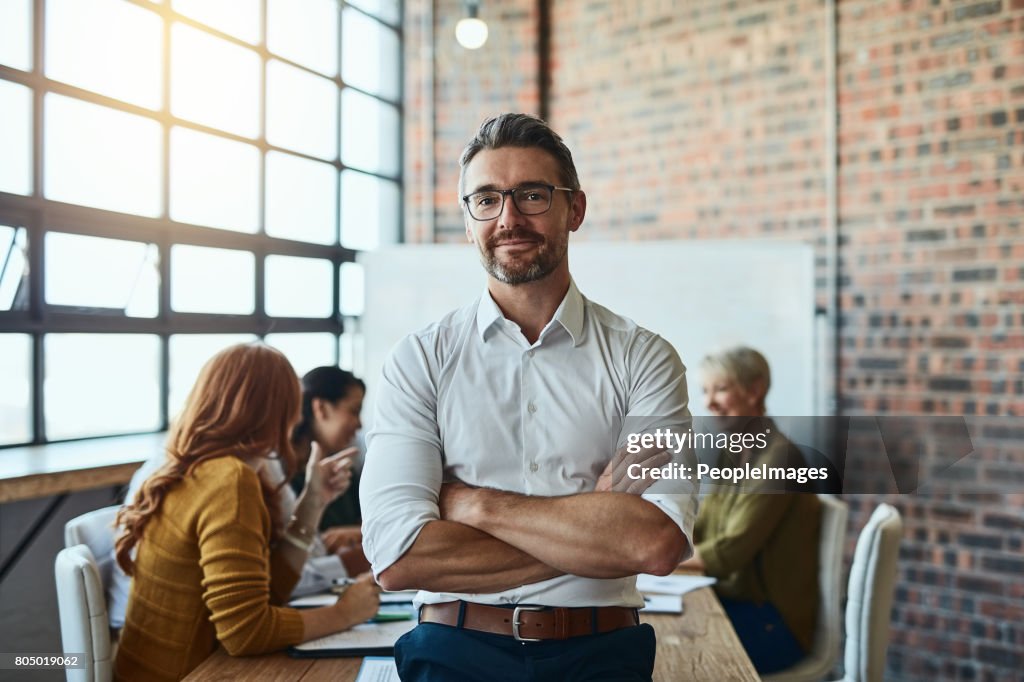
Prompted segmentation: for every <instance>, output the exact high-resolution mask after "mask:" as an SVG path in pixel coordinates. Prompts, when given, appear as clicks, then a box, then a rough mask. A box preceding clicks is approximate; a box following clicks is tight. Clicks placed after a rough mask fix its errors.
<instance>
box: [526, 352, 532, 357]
mask: <svg viewBox="0 0 1024 682" xmlns="http://www.w3.org/2000/svg"><path fill="white" fill-rule="evenodd" d="M526 357H528V358H532V357H533V351H532V350H528V351H526Z"/></svg>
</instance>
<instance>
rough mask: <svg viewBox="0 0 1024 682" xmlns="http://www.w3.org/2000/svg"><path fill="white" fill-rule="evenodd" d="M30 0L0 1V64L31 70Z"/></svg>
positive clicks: (31, 33) (31, 32)
mask: <svg viewBox="0 0 1024 682" xmlns="http://www.w3.org/2000/svg"><path fill="white" fill-rule="evenodd" d="M33 35H34V34H33V31H32V0H3V1H2V2H0V64H3V65H5V66H9V67H11V68H12V69H19V70H21V71H31V70H32V36H33Z"/></svg>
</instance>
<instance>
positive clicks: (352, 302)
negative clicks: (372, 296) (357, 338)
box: [339, 263, 366, 317]
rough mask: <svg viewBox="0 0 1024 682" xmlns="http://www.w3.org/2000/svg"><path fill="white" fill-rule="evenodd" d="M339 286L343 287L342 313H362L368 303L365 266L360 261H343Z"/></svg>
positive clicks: (351, 315)
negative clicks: (364, 282)
mask: <svg viewBox="0 0 1024 682" xmlns="http://www.w3.org/2000/svg"><path fill="white" fill-rule="evenodd" d="M339 286H340V288H341V291H340V294H341V314H342V315H344V316H345V317H358V316H359V315H362V314H363V308H364V306H365V303H366V298H365V293H364V289H363V266H362V265H360V264H359V263H342V264H341V277H340V284H339Z"/></svg>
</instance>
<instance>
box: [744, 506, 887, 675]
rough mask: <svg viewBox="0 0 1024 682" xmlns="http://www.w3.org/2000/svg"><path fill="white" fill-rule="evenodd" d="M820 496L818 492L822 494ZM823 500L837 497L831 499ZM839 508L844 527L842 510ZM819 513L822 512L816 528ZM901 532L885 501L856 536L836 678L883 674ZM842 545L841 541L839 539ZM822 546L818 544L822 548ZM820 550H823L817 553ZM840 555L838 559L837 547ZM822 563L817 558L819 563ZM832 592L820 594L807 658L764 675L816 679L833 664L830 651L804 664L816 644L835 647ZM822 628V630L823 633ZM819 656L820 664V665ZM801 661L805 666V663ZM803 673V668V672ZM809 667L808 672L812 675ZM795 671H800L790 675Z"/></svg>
mask: <svg viewBox="0 0 1024 682" xmlns="http://www.w3.org/2000/svg"><path fill="white" fill-rule="evenodd" d="M822 500H824V498H822ZM829 502H833V503H838V502H839V501H836V500H829ZM839 504H843V506H844V510H843V512H842V515H843V523H844V527H845V524H846V516H847V512H846V509H845V504H844V503H839ZM824 518H825V515H824V514H823V515H822V529H823V524H824V523H825V521H824ZM902 535H903V521H902V520H901V519H900V516H899V512H898V511H896V509H895V508H894V507H892V506H890V505H887V504H881V505H879V506H878V508H877V509H876V510H874V513H872V514H871V518H870V519H868V521H867V523H866V524H865V525H864V528H863V529H862V530H861V531H860V536H859V537H858V538H857V549H856V550H855V551H854V553H853V565H852V566H851V567H850V582H849V587H848V599H847V602H846V649H845V652H844V663H845V667H846V675H845V676H844V677H843V679H842V681H841V682H881V681H882V680H883V678H884V677H885V668H886V650H887V649H888V648H889V620H890V612H891V610H892V603H893V589H894V588H895V586H896V569H897V563H898V559H899V543H900V538H901V537H902ZM839 544H840V547H841V548H842V541H840V543H839ZM822 549H823V548H822ZM822 556H823V555H822ZM840 560H842V550H841V556H840ZM823 566H824V564H822V567H823ZM837 574H838V571H837ZM822 576H823V573H822ZM834 594H835V596H834V597H833V598H830V599H828V601H827V602H826V601H825V596H824V595H822V601H821V605H820V606H819V608H820V611H819V615H818V632H817V636H816V637H815V642H814V649H812V651H811V653H810V654H809V655H808V657H807V658H805V659H804V660H802V662H800V663H799V664H798V665H797V666H795V667H794V668H791V669H790V670H787V671H783V672H781V673H777V674H775V675H769V676H766V677H765V678H764V679H765V680H771V681H772V682H778V681H780V680H784V681H786V682H788V681H790V680H806V681H808V682H809V681H810V680H821V679H822V678H823V676H824V675H825V674H827V673H828V671H829V670H831V667H833V665H834V664H835V654H833V656H831V657H830V658H829V660H830V663H829V665H828V666H827V667H826V668H824V669H823V670H821V669H818V670H820V672H818V670H814V671H812V670H810V666H808V664H809V662H810V660H812V659H816V657H817V652H818V648H819V644H821V645H822V646H824V645H825V643H827V645H828V646H837V647H838V632H837V633H836V636H837V641H836V642H835V644H834V643H833V639H831V638H833V625H831V621H835V622H836V623H838V615H837V617H835V619H831V616H830V611H829V609H830V608H831V602H833V601H835V602H836V604H837V606H836V608H837V609H838V603H839V601H840V600H841V596H840V594H839V589H838V587H837V589H836V591H835V593H834ZM823 616H825V617H829V619H830V621H829V622H828V623H824V624H823V623H822V621H821V619H822V617H823ZM822 628H825V629H826V630H827V631H828V634H827V637H823V633H822ZM823 665H824V664H823V662H822V666H823ZM805 666H808V667H807V668H806V669H805ZM805 673H806V674H805ZM812 673H814V675H813V676H812ZM797 674H799V675H800V677H797V676H796V675H797Z"/></svg>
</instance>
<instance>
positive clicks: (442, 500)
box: [437, 481, 476, 526]
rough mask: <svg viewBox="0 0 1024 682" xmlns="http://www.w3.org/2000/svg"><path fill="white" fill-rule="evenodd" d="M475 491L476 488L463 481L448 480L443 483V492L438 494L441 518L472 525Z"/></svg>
mask: <svg viewBox="0 0 1024 682" xmlns="http://www.w3.org/2000/svg"><path fill="white" fill-rule="evenodd" d="M475 491H476V488H472V487H470V486H468V485H466V484H465V483H463V482H462V481H448V482H446V483H444V484H442V485H441V492H440V493H439V494H438V496H437V506H438V509H439V510H440V512H441V519H442V520H444V521H454V522H455V523H462V524H465V525H467V526H472V525H473V524H472V522H471V520H472V518H473V512H474V505H473V499H474V497H473V495H474V492H475Z"/></svg>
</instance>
